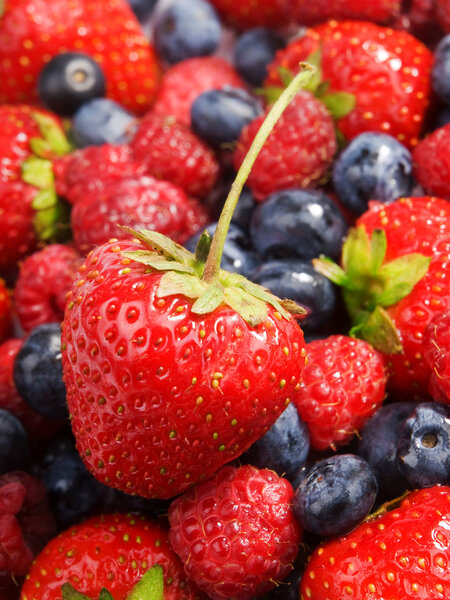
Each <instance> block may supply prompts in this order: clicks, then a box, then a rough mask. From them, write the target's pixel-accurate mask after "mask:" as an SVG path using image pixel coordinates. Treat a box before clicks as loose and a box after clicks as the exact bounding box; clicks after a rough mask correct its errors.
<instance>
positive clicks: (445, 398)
mask: <svg viewBox="0 0 450 600" xmlns="http://www.w3.org/2000/svg"><path fill="white" fill-rule="evenodd" d="M449 332H450V312H442V313H439V314H438V315H436V316H435V317H434V318H433V319H432V320H431V321H430V323H429V324H428V325H427V327H426V329H425V331H424V334H423V347H424V356H425V360H426V362H427V363H428V366H429V367H430V369H431V377H430V385H429V391H430V394H431V396H432V398H433V399H434V400H436V401H437V402H444V403H446V404H450V335H449Z"/></svg>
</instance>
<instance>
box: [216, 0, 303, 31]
mask: <svg viewBox="0 0 450 600" xmlns="http://www.w3.org/2000/svg"><path fill="white" fill-rule="evenodd" d="M211 3H212V4H213V5H214V6H215V7H216V8H217V10H218V11H219V13H220V15H221V16H222V18H223V19H225V20H226V21H227V22H228V23H230V24H231V25H232V26H233V27H236V28H238V29H248V28H250V27H270V28H274V27H281V26H283V25H288V24H289V21H290V19H291V18H292V16H291V12H290V10H291V4H290V0H257V1H256V2H255V0H240V1H237V0H211Z"/></svg>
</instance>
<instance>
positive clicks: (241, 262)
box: [185, 223, 261, 277]
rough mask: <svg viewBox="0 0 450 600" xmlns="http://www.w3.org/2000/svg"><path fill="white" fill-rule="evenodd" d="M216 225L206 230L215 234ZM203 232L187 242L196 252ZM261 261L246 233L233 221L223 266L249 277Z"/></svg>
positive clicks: (209, 226) (224, 252) (186, 245)
mask: <svg viewBox="0 0 450 600" xmlns="http://www.w3.org/2000/svg"><path fill="white" fill-rule="evenodd" d="M216 227H217V223H211V224H210V225H208V227H206V231H208V233H209V234H210V235H211V236H213V235H214V232H215V230H216ZM201 233H202V232H199V233H197V234H196V235H194V236H193V237H191V238H189V240H188V241H187V242H186V243H185V247H186V248H187V249H188V250H190V251H191V252H195V248H196V246H197V242H198V240H199V238H200V235H201ZM260 262H261V259H260V258H259V256H258V255H257V253H256V252H255V251H254V249H253V248H252V247H251V244H250V241H249V239H248V236H247V235H246V233H245V232H244V231H242V229H240V228H239V227H238V226H237V225H234V224H233V223H231V224H230V228H229V230H228V234H227V237H226V240H225V246H224V249H223V254H222V263H221V268H222V269H225V270H227V271H231V272H232V273H240V274H241V275H244V276H245V277H247V276H248V275H249V274H250V273H251V272H252V271H253V270H254V269H256V267H257V266H258V265H259V264H260Z"/></svg>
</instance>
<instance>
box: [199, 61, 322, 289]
mask: <svg viewBox="0 0 450 600" xmlns="http://www.w3.org/2000/svg"><path fill="white" fill-rule="evenodd" d="M300 66H301V69H302V70H301V71H300V73H298V74H297V75H296V76H295V77H294V79H293V80H292V81H291V83H290V84H289V85H288V87H287V88H286V89H285V90H284V91H283V93H282V94H281V96H280V97H279V98H278V100H277V101H276V102H275V103H274V105H273V106H272V108H271V109H270V111H269V113H268V115H267V117H266V118H265V119H264V122H263V124H262V125H261V127H260V129H259V130H258V133H257V134H256V136H255V138H254V140H253V142H252V144H251V146H250V148H249V150H248V152H247V154H246V156H245V158H244V160H243V161H242V164H241V166H240V168H239V171H238V172H237V175H236V178H235V180H234V182H233V185H232V186H231V189H230V191H229V193H228V196H227V199H226V201H225V204H224V207H223V209H222V213H221V215H220V218H219V222H218V223H217V228H216V231H215V233H214V237H213V240H212V242H211V247H210V250H209V254H208V258H207V260H206V264H205V270H204V272H203V278H202V279H203V281H205V282H207V283H214V282H216V281H218V279H219V273H220V262H221V260H222V253H223V247H224V245H225V239H226V236H227V233H228V229H229V227H230V222H231V218H232V217H233V213H234V209H235V208H236V204H237V202H238V200H239V197H240V195H241V192H242V188H243V187H244V184H245V182H246V181H247V177H248V176H249V173H250V171H251V169H252V167H253V164H254V162H255V160H256V159H257V157H258V154H259V153H260V151H261V148H262V147H263V145H264V143H265V141H266V139H267V138H268V137H269V135H270V133H271V131H272V129H273V128H274V127H275V125H276V123H277V121H278V120H279V118H280V117H281V115H282V113H283V111H284V109H285V108H286V107H287V106H288V104H289V103H290V102H291V100H292V99H293V98H294V96H295V95H296V94H297V92H298V91H299V90H300V89H301V88H302V87H304V86H305V85H306V84H307V83H308V81H309V80H310V79H311V78H312V76H313V75H314V73H315V72H316V70H317V69H316V68H315V67H313V66H311V65H309V64H307V63H301V64H300Z"/></svg>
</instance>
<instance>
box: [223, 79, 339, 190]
mask: <svg viewBox="0 0 450 600" xmlns="http://www.w3.org/2000/svg"><path fill="white" fill-rule="evenodd" d="M268 110H269V109H267V110H266V111H265V113H264V114H262V115H260V116H258V117H256V119H254V120H253V121H252V122H251V123H250V124H249V125H247V126H246V127H244V129H243V131H242V133H241V135H240V138H239V141H238V144H237V147H236V150H235V151H234V154H233V162H234V166H235V168H236V169H237V168H238V167H239V166H240V164H241V162H242V160H243V158H244V156H245V154H246V153H247V151H248V149H249V147H250V145H251V143H252V141H253V139H254V137H255V135H256V133H257V131H258V130H259V128H260V126H261V124H262V122H263V121H264V119H265V117H266V116H267V113H268ZM336 151H337V141H336V135H335V130H334V124H333V120H332V118H331V116H330V114H329V113H328V111H327V110H326V108H325V107H324V106H323V104H322V103H321V102H319V100H317V99H316V98H314V96H312V94H310V93H309V92H304V91H302V92H299V93H298V94H297V95H296V97H295V98H294V100H293V101H292V102H291V103H290V105H289V106H288V107H287V109H286V110H285V112H284V114H283V115H282V117H281V118H280V120H279V121H278V123H277V124H276V126H275V128H274V130H273V131H272V133H271V134H270V136H269V138H268V140H267V142H266V144H265V146H264V147H263V148H262V150H261V152H260V154H259V156H258V158H257V159H256V162H255V164H254V166H253V168H252V171H251V172H250V175H249V177H248V180H247V185H248V187H249V188H250V189H251V190H252V192H253V195H254V197H255V199H256V200H259V201H262V200H264V199H265V198H266V197H267V196H268V195H269V194H271V193H272V192H275V191H277V190H281V189H285V188H292V187H299V188H314V187H317V186H319V185H320V184H321V183H322V182H323V181H324V179H325V178H326V175H327V171H328V170H329V168H330V166H331V162H332V159H333V156H334V155H335V153H336Z"/></svg>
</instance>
